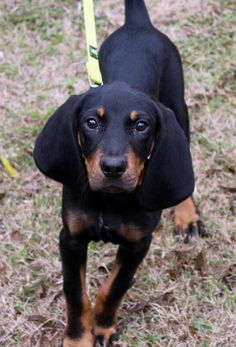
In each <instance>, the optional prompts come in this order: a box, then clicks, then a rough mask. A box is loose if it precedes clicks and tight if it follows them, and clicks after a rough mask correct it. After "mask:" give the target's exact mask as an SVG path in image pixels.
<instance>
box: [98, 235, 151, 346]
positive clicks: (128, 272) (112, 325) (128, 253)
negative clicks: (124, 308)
mask: <svg viewBox="0 0 236 347" xmlns="http://www.w3.org/2000/svg"><path fill="white" fill-rule="evenodd" d="M150 243H151V236H148V237H147V238H146V239H142V241H139V242H137V243H133V244H132V243H130V245H128V246H120V247H119V249H118V253H117V257H116V261H115V266H114V268H113V270H112V272H111V274H110V276H109V277H108V278H107V280H106V281H105V283H104V285H103V286H102V287H101V289H100V290H99V292H98V295H97V298H96V304H95V308H94V334H95V336H96V341H97V342H98V345H99V346H100V345H102V346H106V347H108V346H110V345H111V340H112V337H113V336H114V334H115V333H116V328H117V311H118V308H119V305H120V303H121V300H122V298H123V296H124V294H125V293H126V291H127V290H128V289H129V288H130V287H131V285H132V282H133V277H134V274H135V272H136V270H137V268H138V266H139V264H140V263H141V262H142V260H143V258H144V257H145V255H146V253H147V251H148V249H149V246H150ZM100 343H102V344H100Z"/></svg>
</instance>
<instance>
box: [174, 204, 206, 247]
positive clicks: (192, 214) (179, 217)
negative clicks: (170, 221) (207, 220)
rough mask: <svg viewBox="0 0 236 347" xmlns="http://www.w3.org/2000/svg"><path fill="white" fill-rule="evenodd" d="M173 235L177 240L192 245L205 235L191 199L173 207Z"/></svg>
mask: <svg viewBox="0 0 236 347" xmlns="http://www.w3.org/2000/svg"><path fill="white" fill-rule="evenodd" d="M174 222H175V234H176V235H177V238H178V239H179V240H183V239H184V242H186V243H193V242H195V241H196V240H197V239H198V238H199V237H202V236H204V235H205V230H204V227H203V224H202V222H201V220H200V215H199V213H198V212H197V209H196V207H195V205H194V202H193V200H192V198H188V199H186V200H185V201H183V202H181V203H180V204H179V205H177V206H176V207H175V211H174Z"/></svg>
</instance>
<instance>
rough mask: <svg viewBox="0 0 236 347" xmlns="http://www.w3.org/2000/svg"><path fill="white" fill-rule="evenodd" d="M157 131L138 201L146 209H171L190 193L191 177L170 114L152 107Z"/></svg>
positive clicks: (180, 133) (184, 148) (185, 150)
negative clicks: (154, 112)
mask: <svg viewBox="0 0 236 347" xmlns="http://www.w3.org/2000/svg"><path fill="white" fill-rule="evenodd" d="M156 110H157V119H158V123H159V124H158V127H157V128H158V130H157V135H156V143H155V147H154V149H153V151H152V154H151V158H150V159H149V161H147V163H146V167H145V171H144V177H143V182H142V185H141V187H140V202H141V204H142V206H143V207H144V208H145V209H147V210H161V209H163V208H168V207H171V206H175V205H177V204H178V203H180V202H181V201H183V200H185V199H186V198H188V197H189V196H190V195H191V194H192V193H193V190H194V174H193V168H192V160H191V154H190V150H189V144H188V142H187V139H186V136H185V134H184V132H183V130H182V129H181V127H180V126H179V124H178V122H177V120H176V117H175V115H174V113H173V112H172V111H171V110H170V109H168V108H166V107H164V106H163V105H162V104H160V103H157V104H156Z"/></svg>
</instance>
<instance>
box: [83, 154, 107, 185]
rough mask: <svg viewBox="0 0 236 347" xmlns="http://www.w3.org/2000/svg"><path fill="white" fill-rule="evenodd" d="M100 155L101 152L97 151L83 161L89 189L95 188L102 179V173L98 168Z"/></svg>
mask: <svg viewBox="0 0 236 347" xmlns="http://www.w3.org/2000/svg"><path fill="white" fill-rule="evenodd" d="M101 155H102V153H101V150H100V149H97V150H96V152H94V153H93V154H92V155H91V156H90V157H89V158H86V159H85V164H86V167H87V173H88V180H89V184H90V186H91V187H93V186H96V185H97V183H99V182H100V181H102V179H103V173H102V171H101V167H100V161H101Z"/></svg>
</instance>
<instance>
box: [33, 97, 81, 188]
mask: <svg viewBox="0 0 236 347" xmlns="http://www.w3.org/2000/svg"><path fill="white" fill-rule="evenodd" d="M84 96H85V94H82V95H78V96H77V95H73V96H71V97H70V98H69V99H68V100H67V101H66V102H65V103H64V104H63V105H62V106H60V107H59V108H58V110H57V111H56V112H55V113H54V115H53V116H51V117H50V118H49V120H48V121H47V123H46V125H45V126H44V128H43V130H42V132H41V133H40V134H39V136H38V138H37V140H36V143H35V148H34V159H35V163H36V165H37V167H38V168H39V170H40V171H42V172H43V173H44V174H45V175H46V176H48V177H50V178H52V179H54V180H56V181H58V182H61V183H63V184H65V185H67V186H69V187H71V188H73V189H76V190H77V191H78V192H80V193H81V192H82V191H84V189H85V188H86V186H87V175H86V169H85V164H84V160H83V157H82V153H81V149H80V146H79V143H78V133H77V132H78V118H79V113H80V110H81V107H82V103H83V100H84Z"/></svg>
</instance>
